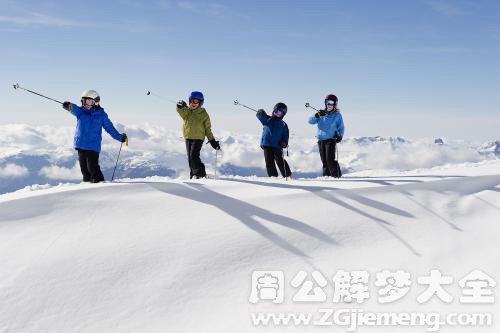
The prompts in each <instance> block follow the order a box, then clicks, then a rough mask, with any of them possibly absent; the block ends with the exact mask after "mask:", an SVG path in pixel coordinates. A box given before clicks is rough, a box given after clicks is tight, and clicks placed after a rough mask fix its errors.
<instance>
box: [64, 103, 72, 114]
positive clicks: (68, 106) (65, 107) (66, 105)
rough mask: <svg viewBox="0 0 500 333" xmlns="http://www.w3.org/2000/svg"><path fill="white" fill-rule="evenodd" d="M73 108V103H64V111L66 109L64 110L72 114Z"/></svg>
mask: <svg viewBox="0 0 500 333" xmlns="http://www.w3.org/2000/svg"><path fill="white" fill-rule="evenodd" d="M71 106H72V105H71V102H64V103H63V104H62V107H63V109H64V110H67V111H69V112H71Z"/></svg>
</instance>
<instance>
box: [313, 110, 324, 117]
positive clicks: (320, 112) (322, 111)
mask: <svg viewBox="0 0 500 333" xmlns="http://www.w3.org/2000/svg"><path fill="white" fill-rule="evenodd" d="M324 115H326V112H325V110H320V111H318V112H316V114H315V115H314V116H315V117H316V118H319V117H323V116H324Z"/></svg>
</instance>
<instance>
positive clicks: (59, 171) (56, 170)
mask: <svg viewBox="0 0 500 333" xmlns="http://www.w3.org/2000/svg"><path fill="white" fill-rule="evenodd" d="M39 175H40V176H44V177H46V178H48V179H55V180H79V179H81V178H82V175H81V173H80V168H79V167H78V164H75V166H74V167H73V168H71V169H68V168H65V167H59V166H57V165H51V166H48V167H43V168H42V169H41V170H40V172H39Z"/></svg>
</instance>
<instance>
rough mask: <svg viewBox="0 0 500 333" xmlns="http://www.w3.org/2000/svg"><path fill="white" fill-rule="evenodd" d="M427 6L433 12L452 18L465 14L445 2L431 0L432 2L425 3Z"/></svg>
mask: <svg viewBox="0 0 500 333" xmlns="http://www.w3.org/2000/svg"><path fill="white" fill-rule="evenodd" d="M427 4H428V5H429V6H430V7H431V8H432V9H433V10H434V11H435V12H437V13H440V14H443V15H445V16H449V17H454V16H462V15H464V14H465V12H464V11H463V10H462V9H460V8H458V7H457V6H456V5H454V4H451V3H449V2H446V1H441V0H432V1H427Z"/></svg>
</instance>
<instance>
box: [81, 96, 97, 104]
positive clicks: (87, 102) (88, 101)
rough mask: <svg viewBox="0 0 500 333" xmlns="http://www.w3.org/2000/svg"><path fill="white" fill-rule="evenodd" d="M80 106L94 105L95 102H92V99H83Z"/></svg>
mask: <svg viewBox="0 0 500 333" xmlns="http://www.w3.org/2000/svg"><path fill="white" fill-rule="evenodd" d="M82 104H83V105H95V100H93V99H92V98H87V97H84V98H82Z"/></svg>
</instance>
